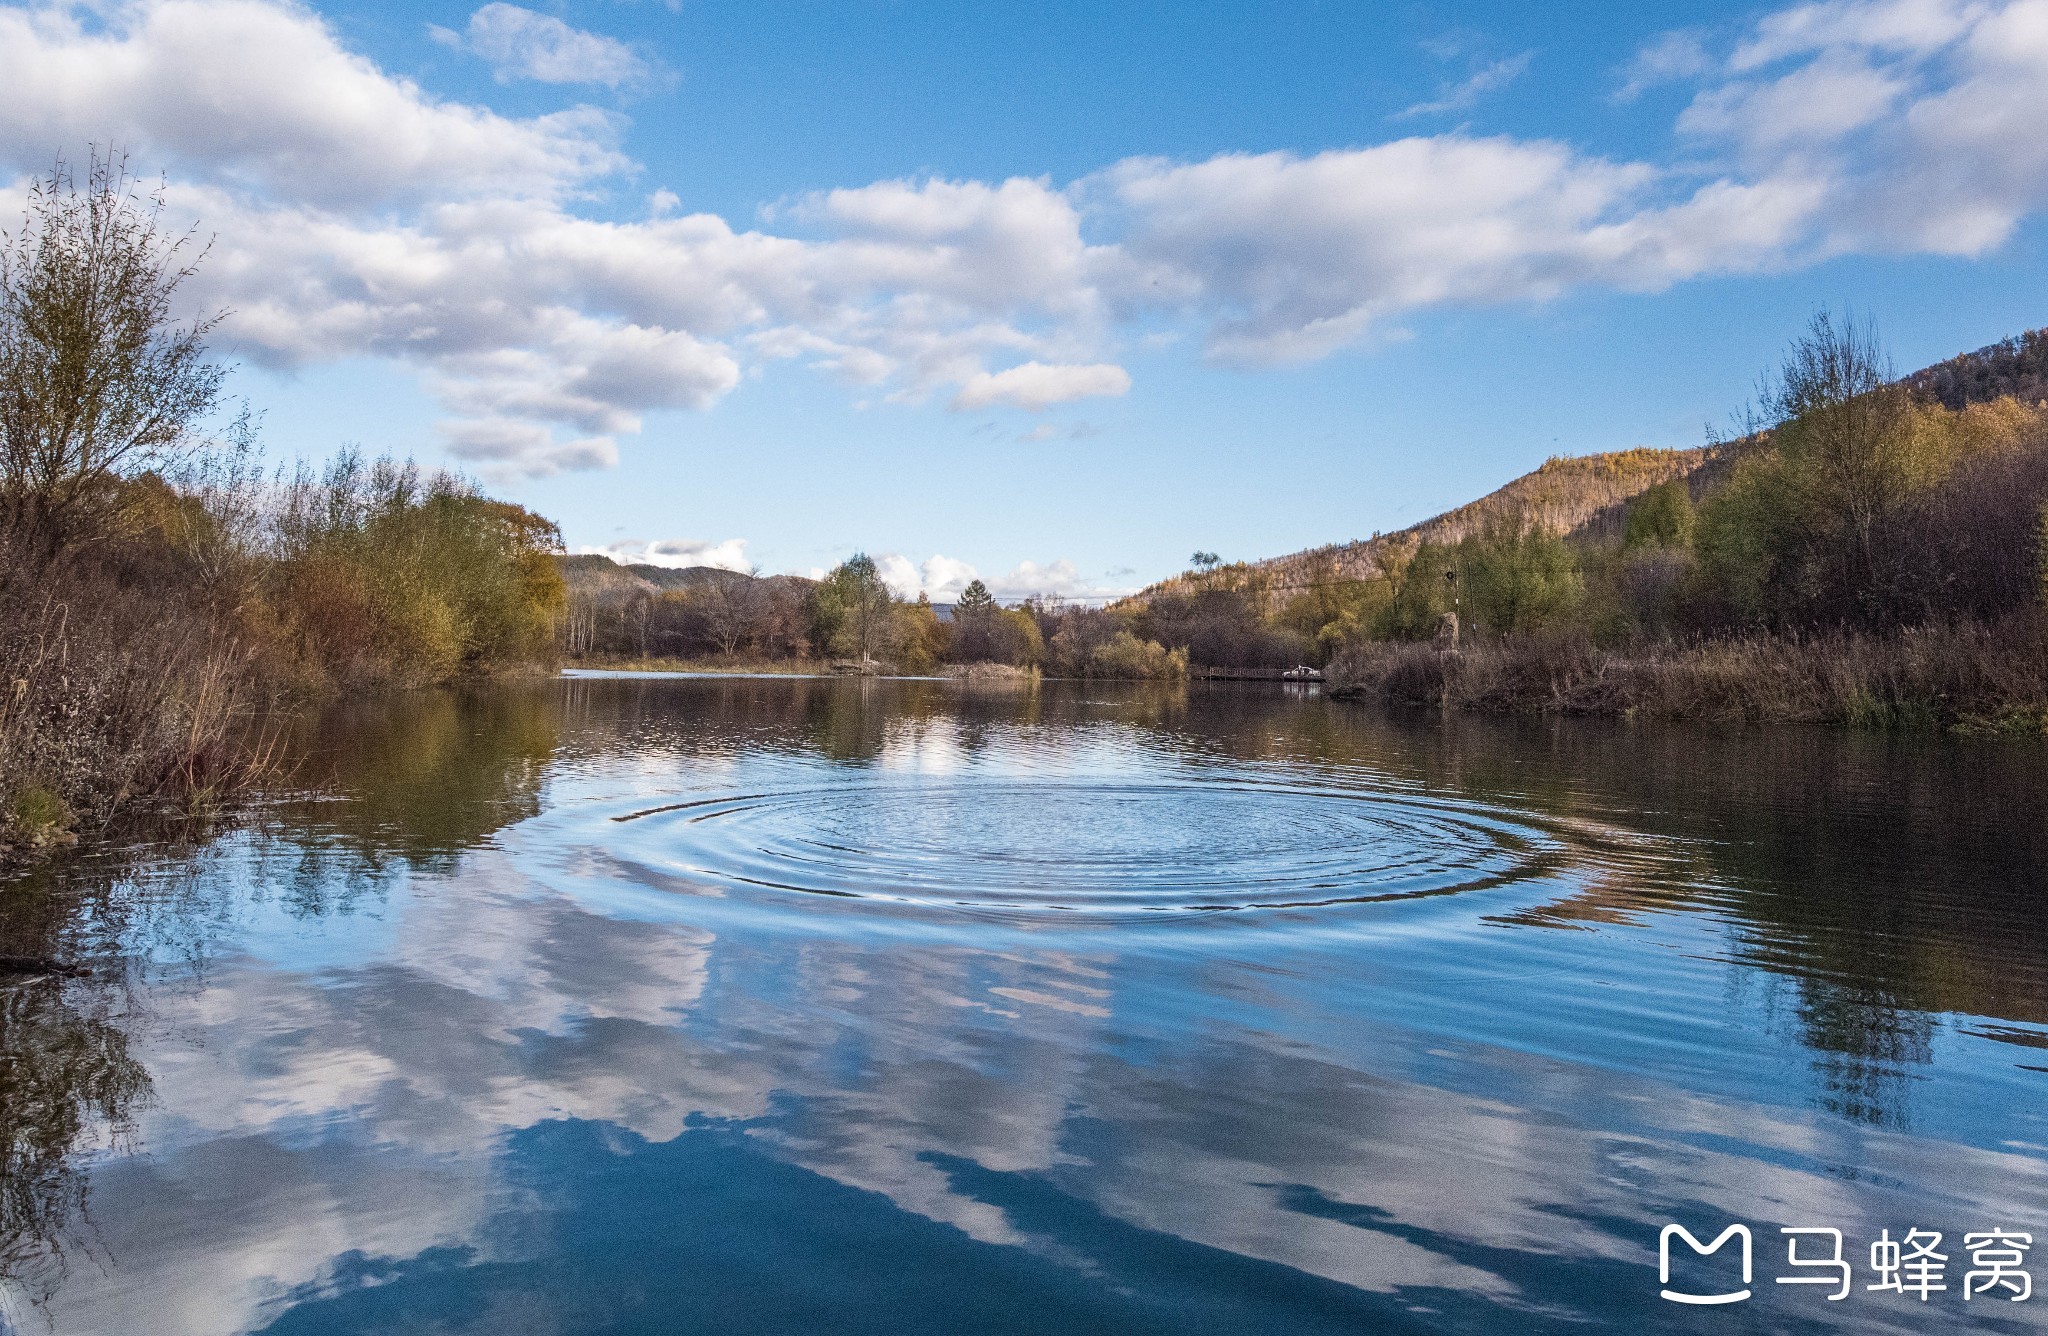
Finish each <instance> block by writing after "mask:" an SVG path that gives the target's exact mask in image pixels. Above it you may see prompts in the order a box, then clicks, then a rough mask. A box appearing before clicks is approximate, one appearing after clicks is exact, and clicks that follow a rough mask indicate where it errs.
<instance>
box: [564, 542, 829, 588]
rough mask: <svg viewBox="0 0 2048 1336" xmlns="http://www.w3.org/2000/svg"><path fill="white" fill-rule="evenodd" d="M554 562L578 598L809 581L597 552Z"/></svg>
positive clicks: (790, 576)
mask: <svg viewBox="0 0 2048 1336" xmlns="http://www.w3.org/2000/svg"><path fill="white" fill-rule="evenodd" d="M555 566H556V569H558V570H560V571H561V572H562V581H563V583H565V584H567V585H568V586H569V596H570V597H571V598H580V599H611V598H620V597H625V596H628V595H632V594H665V593H670V592H672V591H676V590H691V589H703V588H705V587H707V586H710V585H720V584H733V583H747V582H750V581H753V580H756V579H759V580H761V581H762V582H763V583H767V584H784V583H791V584H810V583H811V581H809V580H806V579H804V578H803V577H802V576H800V575H768V576H753V575H748V574H747V573H746V572H745V571H728V570H722V569H720V568H718V567H716V566H681V567H677V566H649V565H644V564H641V563H638V562H635V563H631V564H628V565H620V564H619V563H618V562H616V561H613V560H612V559H611V558H610V557H607V556H604V555H602V554H600V553H579V554H577V555H575V556H558V557H556V558H555Z"/></svg>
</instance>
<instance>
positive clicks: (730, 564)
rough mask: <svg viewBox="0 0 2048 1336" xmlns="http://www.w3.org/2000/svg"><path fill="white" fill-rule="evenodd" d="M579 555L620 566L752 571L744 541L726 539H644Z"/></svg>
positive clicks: (624, 542) (620, 543) (634, 539)
mask: <svg viewBox="0 0 2048 1336" xmlns="http://www.w3.org/2000/svg"><path fill="white" fill-rule="evenodd" d="M582 551H584V552H587V553H595V554H598V555H601V556H607V557H610V558H611V559H612V560H613V561H616V562H618V563H619V564H620V565H622V566H667V567H670V568H672V569H675V570H685V569H688V568H689V567H692V566H709V567H712V568H714V569H716V570H721V571H748V572H751V571H752V570H753V569H754V566H753V563H752V562H750V561H748V560H747V540H746V539H744V538H728V539H725V540H724V541H723V542H717V543H713V542H707V541H705V540H703V539H701V538H657V539H655V540H654V541H653V542H649V541H648V540H646V539H645V538H624V539H621V540H619V541H618V542H616V543H607V544H605V545H604V546H602V547H586V548H583V549H582Z"/></svg>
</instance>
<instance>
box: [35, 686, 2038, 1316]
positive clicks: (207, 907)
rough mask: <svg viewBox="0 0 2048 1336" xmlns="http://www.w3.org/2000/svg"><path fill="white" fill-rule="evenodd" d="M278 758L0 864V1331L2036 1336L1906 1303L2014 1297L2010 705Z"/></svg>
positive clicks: (598, 721)
mask: <svg viewBox="0 0 2048 1336" xmlns="http://www.w3.org/2000/svg"><path fill="white" fill-rule="evenodd" d="M293 748H294V754H295V755H296V756H298V757H300V758H301V759H300V760H299V762H298V768H297V770H296V772H295V773H296V775H297V781H296V782H297V784H298V786H299V790H300V791H296V792H295V793H294V794H293V795H292V796H290V797H289V798H287V799H282V800H278V801H275V802H272V803H269V804H266V805H263V806H261V807H259V808H258V809H257V810H256V811H255V812H254V813H253V814H252V815H251V816H250V817H248V818H247V819H246V820H243V821H241V822H239V823H238V824H237V825H236V826H235V827H234V828H233V829H230V830H227V831H225V832H223V833H221V834H219V835H217V836H215V837H213V838H210V839H194V840H188V841H185V842H182V843H177V844H173V843H168V842H165V843H157V844H143V845H140V846H136V847H127V848H121V849H103V850H99V851H95V852H92V853H90V854H85V855H80V856H77V857H74V858H71V859H69V860H67V861H64V862H62V863H61V864H57V865H52V866H50V867H47V868H44V869H42V870H40V871H38V872H36V873H35V874H33V875H31V876H26V877H20V878H17V879H16V881H15V883H14V884H12V885H11V886H5V887H0V954H37V955H51V956H56V957H60V958H62V959H65V960H69V961H75V962H77V963H79V964H80V965H83V966H85V967H87V968H89V969H90V971H91V973H90V974H89V975H87V976H84V977H77V978H59V977H47V976H45V977H20V978H14V979H11V980H9V981H5V982H0V1097H4V1098H0V1126H4V1129H5V1132H6V1145H7V1147H8V1149H7V1160H6V1165H5V1169H6V1178H5V1181H4V1183H0V1189H4V1191H0V1271H4V1272H5V1273H6V1274H7V1275H8V1276H9V1277H10V1279H9V1280H8V1281H7V1282H6V1286H5V1293H6V1299H5V1305H6V1307H5V1312H6V1314H7V1317H6V1318H5V1319H4V1320H0V1325H4V1324H5V1323H7V1322H11V1323H12V1324H13V1325H14V1327H15V1328H16V1329H18V1330H19V1331H21V1332H23V1333H28V1332H39V1331H54V1332H57V1333H67V1334H68V1333H95V1334H101V1333H149V1334H150V1336H182V1334H184V1333H194V1334H197V1333H239V1332H252V1331H261V1332H270V1333H306V1334H313V1333H322V1334H324V1333H344V1332H346V1333H427V1332H434V1333H491V1334H493V1336H496V1334H499V1333H654V1332H700V1331H701V1332H721V1333H731V1332H806V1333H808V1332H875V1333H922V1332H930V1333H942V1332H943V1333H960V1332H1034V1333H1043V1332H1090V1333H1095V1332H1117V1333H1121V1332H1147V1333H1149V1332H1159V1333H1165V1332H1216V1333H1225V1332H1228V1333H1246V1332H1286V1333H1315V1332H1354V1333H1355V1332H1379V1331H1473V1332H1523V1331H1532V1330H1571V1331H1587V1330H1593V1331H1624V1332H1634V1331H1643V1330H1662V1329H1670V1330H1674V1331H1677V1330H1683V1331H1724V1330H1725V1331H1800V1330H1831V1331H1832V1330H1844V1331H1858V1332H1864V1331H1891V1330H1896V1331H1927V1330H1944V1329H1957V1330H1961V1329H1968V1328H1981V1329H1985V1330H1996V1331H2009V1330H2028V1331H2034V1330H2043V1329H2048V1294H2043V1295H2039V1296H2032V1295H2030V1297H2029V1298H2028V1299H2026V1300H2025V1301H2016V1300H2015V1298H2014V1296H2015V1295H2016V1293H2017V1292H2018V1286H2019V1282H2018V1281H2017V1280H2016V1279H2014V1280H2008V1281H2005V1282H2000V1281H1999V1280H1998V1279H1997V1278H1996V1275H1995V1274H1994V1276H1993V1278H1992V1279H1991V1280H1988V1281H1986V1280H1982V1278H1981V1277H1980V1283H1982V1284H1984V1285H1987V1286H1989V1288H1987V1289H1981V1290H1979V1291H1978V1292H1973V1293H1971V1294H1970V1295H1969V1297H1967V1298H1966V1297H1965V1293H1964V1292H1965V1290H1966V1288H1968V1286H1969V1282H1968V1281H1967V1280H1966V1273H1968V1272H1970V1271H1972V1270H1973V1269H1975V1270H1983V1269H1986V1268H1983V1267H1977V1266H1976V1265H1975V1263H1976V1262H1986V1267H1988V1268H1989V1269H1991V1270H1992V1271H1993V1272H1996V1271H1997V1267H1996V1266H1995V1265H1992V1262H1991V1261H1987V1258H1989V1252H1988V1251H1986V1250H1993V1249H1995V1248H1996V1247H1999V1246H2004V1245H2002V1244H2000V1242H1999V1241H1998V1240H1996V1239H1990V1240H1986V1239H1981V1238H1980V1239H1979V1240H1977V1241H1976V1244H1975V1245H1974V1246H1975V1248H1976V1249H1977V1250H1978V1251H1984V1252H1985V1256H1982V1257H1980V1256H1978V1253H1977V1252H1973V1250H1972V1246H1970V1245H1967V1244H1966V1236H1967V1235H1970V1234H1973V1233H1975V1234H1986V1233H1988V1232H1990V1231H2005V1232H2007V1233H2026V1234H2030V1235H2031V1236H2032V1241H2033V1242H2034V1243H2036V1244H2037V1245H2038V1247H2039V1251H2038V1252H2035V1253H2030V1254H2028V1255H2027V1256H2026V1265H2025V1266H2024V1267H2023V1268H2021V1269H2022V1270H2024V1271H2026V1272H2028V1273H2041V1274H2042V1275H2043V1276H2044V1277H2048V1261H2044V1262H2043V1264H2041V1265H2036V1264H2035V1263H2036V1262H2037V1261H2041V1260H2042V1259H2044V1258H2048V913H2044V908H2043V906H2044V898H2043V897H2044V892H2048V885H2044V882H2048V877H2044V871H2043V870H2044V868H2048V823H2044V821H2043V814H2044V802H2048V746H2044V745H2043V744H2042V743H2040V742H2039V741H2033V742H2026V741H2018V742H2014V741H2004V742H1973V741H1958V740H1949V739H1932V738H1906V737H1897V736H1884V735H1876V734H1868V735H1866V734H1845V733H1834V732H1823V731H1805V730H1782V731H1764V730H1755V729H1751V730H1740V729H1730V730H1711V729H1678V728H1662V727H1657V728H1652V727H1644V726H1632V725H1629V724H1626V723H1612V722H1589V721H1578V720H1571V721H1557V720H1544V721H1501V720H1484V719H1471V718H1453V719H1448V720H1446V719H1439V718H1437V717H1435V716H1433V715H1413V716H1410V715H1397V714H1388V713H1384V712H1380V711H1377V710H1374V709H1371V708H1367V707H1363V706H1357V705H1350V704H1345V703H1341V702H1332V701H1330V700H1327V699H1325V698H1324V697H1322V696H1321V695H1320V694H1318V693H1317V692H1316V691H1315V690H1314V689H1313V688H1301V687H1280V686H1275V685H1268V684H1242V685H1232V684H1196V685H1190V686H1159V685H1146V684H1090V683H1077V682H1048V683H1044V684H1041V685H1037V686H1035V687H1028V688H1017V687H1009V688H1003V687H991V688H975V687H963V686H959V685H954V684H948V683H940V682H920V681H872V680H871V681H821V680H807V679H773V678H690V677H670V678H637V679H636V678H603V677H598V678H581V679H575V680H563V681H553V682H544V683H533V684H527V685H518V686H506V687H502V688H494V689H491V690H487V691H479V692H476V693H472V694H453V693H442V694H426V695H419V696H413V697H406V698H402V699H399V700H397V701H387V702H381V703H377V704H375V705H366V706H363V707H359V708H356V709H353V710H349V711H337V712H334V713H332V714H330V715H328V716H326V717H324V718H323V719H321V720H319V721H318V722H317V723H316V724H311V725H308V726H307V727H306V728H305V729H304V730H303V735H302V736H300V737H297V738H295V739H294V741H293ZM1671 1224H1676V1225H1679V1226H1682V1227H1683V1228H1684V1229H1685V1230H1686V1231H1687V1232H1688V1233H1689V1234H1691V1235H1693V1236H1696V1237H1697V1239H1698V1240H1699V1241H1700V1242H1701V1243H1702V1244H1704V1243H1707V1242H1711V1241H1712V1240H1713V1239H1714V1238H1715V1236H1717V1235H1719V1234H1720V1233H1721V1232H1722V1231H1724V1230H1725V1229H1726V1228H1728V1227H1729V1226H1731V1225H1738V1224H1739V1225H1742V1226H1744V1227H1746V1228H1747V1230H1748V1231H1749V1238H1750V1241H1751V1244H1752V1247H1753V1272H1754V1276H1753V1281H1748V1282H1745V1281H1744V1279H1743V1278H1742V1277H1741V1276H1740V1274H1739V1270H1740V1267H1739V1262H1738V1261H1737V1258H1736V1254H1737V1251H1738V1249H1739V1248H1740V1246H1741V1244H1742V1242H1743V1240H1742V1239H1741V1238H1739V1237H1738V1238H1735V1239H1733V1240H1730V1241H1729V1242H1728V1244H1727V1245H1726V1246H1725V1247H1724V1248H1723V1249H1722V1250H1720V1251H1718V1252H1716V1253H1714V1254H1712V1255H1710V1256H1700V1255H1696V1254H1695V1253H1694V1252H1693V1250H1692V1249H1691V1247H1690V1246H1689V1245H1687V1244H1685V1242H1684V1240H1683V1239H1682V1238H1680V1239H1675V1240H1674V1239H1673V1238H1672V1237H1671V1236H1669V1235H1667V1234H1666V1232H1665V1227H1666V1226H1667V1225H1671ZM1787 1228H1791V1229H1807V1230H1835V1231H1838V1232H1839V1243H1838V1241H1837V1239H1836V1238H1835V1236H1831V1235H1827V1234H1804V1235H1786V1234H1783V1233H1782V1232H1781V1231H1783V1230H1785V1229H1787ZM1914 1231H1922V1233H1920V1234H1919V1235H1918V1236H1917V1237H1918V1238H1919V1239H1920V1244H1919V1245H1915V1246H1917V1248H1918V1251H1919V1253H1920V1255H1921V1269H1920V1271H1919V1272H1917V1273H1912V1274H1917V1275H1919V1276H1920V1278H1921V1279H1922V1280H1923V1281H1926V1282H1927V1283H1926V1284H1925V1285H1923V1286H1922V1287H1921V1289H1920V1290H1919V1291H1917V1292H1916V1291H1915V1290H1914V1289H1912V1288H1910V1287H1908V1286H1902V1287H1901V1288H1899V1289H1871V1288H1869V1287H1870V1286H1871V1285H1873V1284H1881V1283H1883V1282H1884V1281H1885V1279H1886V1278H1887V1277H1889V1278H1891V1279H1894V1280H1897V1279H1899V1278H1900V1276H1901V1273H1900V1272H1899V1271H1897V1270H1896V1269H1894V1270H1891V1271H1887V1270H1884V1269H1880V1268H1875V1267H1873V1266H1872V1256H1871V1251H1872V1244H1873V1243H1882V1242H1883V1241H1885V1240H1891V1241H1900V1240H1906V1239H1907V1238H1908V1236H1909V1235H1912V1234H1913V1233H1914ZM1931 1232H1939V1233H1940V1234H1941V1235H1942V1239H1941V1240H1940V1241H1938V1242H1937V1243H1928V1242H1927V1240H1926V1234H1927V1233H1931ZM1660 1241H1661V1242H1662V1243H1663V1246H1664V1248H1665V1249H1666V1251H1667V1253H1668V1254H1669V1257H1670V1275H1669V1279H1668V1280H1666V1279H1664V1278H1662V1277H1660V1270H1659V1260H1660ZM1837 1246H1839V1248H1840V1252H1839V1256H1840V1257H1842V1258H1843V1259H1844V1262H1845V1264H1846V1265H1847V1266H1848V1268H1849V1270H1850V1272H1851V1273H1852V1274H1851V1275H1850V1277H1849V1279H1848V1281H1847V1285H1848V1289H1849V1292H1848V1293H1847V1294H1846V1296H1845V1297H1843V1298H1840V1299H1835V1298H1831V1297H1830V1296H1831V1295H1833V1294H1836V1293H1838V1292H1839V1290H1838V1288H1837V1285H1836V1280H1835V1277H1836V1276H1837V1275H1838V1272H1837V1270H1836V1269H1835V1268H1832V1267H1827V1266H1811V1265H1809V1266H1794V1265H1793V1264H1792V1260H1791V1259H1792V1257H1793V1256H1794V1255H1795V1253H1794V1250H1795V1249H1796V1250H1797V1251H1796V1255H1797V1256H1798V1257H1800V1258H1802V1259H1804V1260H1806V1261H1809V1262H1811V1261H1814V1260H1816V1259H1819V1260H1823V1261H1824V1260H1828V1259H1831V1258H1832V1257H1834V1256H1836V1255H1837V1254H1836V1252H1835V1249H1836V1247H1837ZM1912 1251H1914V1248H1913V1247H1908V1248H1907V1249H1906V1252H1905V1253H1901V1254H1900V1257H1904V1256H1905V1255H1906V1254H1907V1253H1911V1252H1912ZM1930 1253H1939V1254H1940V1255H1941V1256H1942V1257H1943V1259H1944V1262H1943V1266H1942V1269H1941V1270H1940V1272H1939V1273H1938V1274H1939V1276H1940V1278H1941V1283H1942V1284H1944V1285H1945V1288H1943V1289H1940V1290H1934V1289H1932V1288H1931V1285H1932V1284H1933V1283H1934V1282H1933V1281H1932V1280H1929V1279H1928V1277H1929V1276H1930V1275H1931V1274H1935V1273H1931V1272H1929V1270H1928V1267H1929V1266H1931V1265H1932V1264H1931V1262H1929V1261H1928V1254H1930ZM1973 1259H1974V1260H1973ZM1879 1260H1887V1257H1886V1256H1881V1257H1880V1259H1879ZM1894 1260H1895V1259H1894ZM1993 1260H1995V1259H1993ZM2006 1274H2008V1275H2010V1274H2011V1273H2010V1269H2009V1268H2008V1269H2007V1272H2006ZM1786 1279H1806V1280H1818V1281H1823V1282H1825V1283H1819V1284H1782V1283H1779V1282H1780V1281H1781V1280H1786ZM1666 1289H1670V1290H1672V1291H1674V1292H1677V1293H1680V1294H1685V1295H1691V1296H1693V1297H1700V1296H1707V1297H1714V1296H1722V1295H1726V1294H1731V1293H1734V1292H1738V1291H1740V1290H1743V1289H1746V1290H1748V1291H1749V1297H1748V1298H1746V1299H1741V1300H1735V1301H1731V1302H1728V1303H1725V1304H1721V1305H1712V1306H1702V1305H1698V1304H1689V1303H1681V1302H1673V1301H1670V1300H1666V1299H1664V1298H1662V1297H1660V1293H1661V1292H1662V1291H1664V1290H1666Z"/></svg>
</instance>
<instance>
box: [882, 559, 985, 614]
mask: <svg viewBox="0 0 2048 1336" xmlns="http://www.w3.org/2000/svg"><path fill="white" fill-rule="evenodd" d="M874 561H875V569H876V571H877V573H879V574H880V575H881V577H882V579H883V581H884V582H885V583H886V584H887V585H888V586H889V588H890V589H892V590H894V591H895V593H896V596H897V597H898V598H916V597H917V596H918V595H919V594H925V595H928V596H929V597H931V598H933V599H935V600H937V601H938V602H941V603H943V602H945V601H947V600H948V599H951V598H954V597H956V596H957V595H958V594H959V593H960V591H961V590H963V589H965V588H966V587H967V586H968V584H969V583H970V582H972V581H973V579H974V577H975V570H974V567H972V566H970V565H968V564H967V563H966V562H964V561H961V560H959V559H958V558H956V557H947V556H940V555H937V554H934V555H932V556H929V557H926V558H925V559H924V562H923V564H921V565H920V564H919V563H917V562H914V561H912V560H911V559H910V558H909V557H906V556H904V555H903V554H902V553H900V552H884V553H882V554H880V555H879V556H877V557H875V559H874Z"/></svg>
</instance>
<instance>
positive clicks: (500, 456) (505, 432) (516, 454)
mask: <svg viewBox="0 0 2048 1336" xmlns="http://www.w3.org/2000/svg"><path fill="white" fill-rule="evenodd" d="M441 435H442V436H443V437H444V438H446V440H447V442H448V453H449V454H451V455H454V456H455V457H456V458H457V459H463V460H468V461H470V462H472V463H476V464H482V465H484V466H485V469H486V471H488V472H498V471H502V470H503V469H505V468H506V467H508V466H510V467H514V468H516V469H518V470H519V471H520V472H522V473H525V474H527V475H529V476H538V475H542V474H548V473H560V472H562V471H563V470H565V469H605V468H610V467H612V466H613V465H614V464H617V463H618V462H619V449H618V445H617V444H616V443H615V442H614V441H613V440H612V439H611V438H610V437H608V436H589V437H585V438H583V439H581V440H572V441H559V440H556V439H555V436H554V434H553V433H552V432H550V431H549V430H548V429H547V428H546V427H543V426H539V425H537V424H535V423H531V422H520V421H517V420H514V419H510V418H468V419H455V420H452V421H448V422H443V423H442V424H441Z"/></svg>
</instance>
